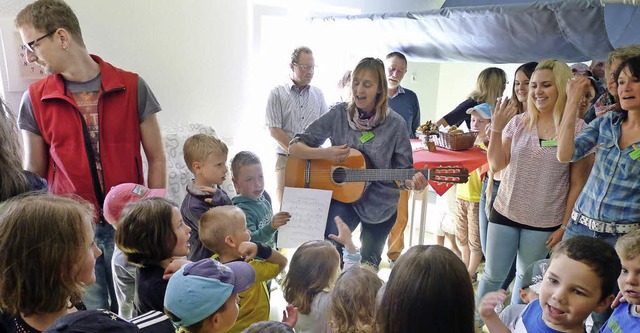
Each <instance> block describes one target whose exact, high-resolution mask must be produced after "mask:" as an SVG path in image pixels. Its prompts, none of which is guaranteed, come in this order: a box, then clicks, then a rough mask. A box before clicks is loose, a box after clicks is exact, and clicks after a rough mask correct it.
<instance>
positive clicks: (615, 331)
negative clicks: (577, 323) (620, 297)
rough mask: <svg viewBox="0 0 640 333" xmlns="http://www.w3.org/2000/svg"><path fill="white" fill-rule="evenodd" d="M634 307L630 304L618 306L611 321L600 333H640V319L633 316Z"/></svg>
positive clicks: (610, 318) (608, 321)
mask: <svg viewBox="0 0 640 333" xmlns="http://www.w3.org/2000/svg"><path fill="white" fill-rule="evenodd" d="M634 306H635V305H633V304H628V303H622V304H620V305H618V307H616V308H615V310H613V313H612V314H611V317H609V320H607V322H606V323H605V324H604V325H603V326H602V327H601V328H600V333H629V332H640V317H636V316H634V315H633V314H632V311H633V307H634Z"/></svg>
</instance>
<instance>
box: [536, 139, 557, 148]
mask: <svg viewBox="0 0 640 333" xmlns="http://www.w3.org/2000/svg"><path fill="white" fill-rule="evenodd" d="M540 145H541V146H542V147H557V146H558V140H542V143H541V144H540Z"/></svg>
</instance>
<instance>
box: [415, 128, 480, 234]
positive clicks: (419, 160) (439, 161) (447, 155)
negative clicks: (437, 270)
mask: <svg viewBox="0 0 640 333" xmlns="http://www.w3.org/2000/svg"><path fill="white" fill-rule="evenodd" d="M411 146H412V147H413V167H414V168H416V169H423V168H425V167H426V168H427V169H431V168H435V167H440V166H457V167H464V168H467V169H468V170H469V172H472V171H474V170H475V169H477V168H479V167H481V166H482V165H484V164H485V163H487V154H486V152H485V151H483V150H482V149H480V148H478V147H473V148H471V149H466V150H458V151H454V150H449V149H446V148H441V147H438V148H437V149H436V151H434V152H431V151H428V150H427V149H424V148H421V145H420V140H415V139H414V140H411ZM429 185H430V186H431V188H433V190H434V191H435V192H436V193H437V194H438V195H443V194H444V193H445V192H447V190H449V189H450V188H451V187H452V186H453V184H438V183H437V182H435V181H431V180H430V181H429ZM422 193H423V194H422V195H423V198H422V200H421V201H422V209H421V211H420V226H419V229H418V230H419V232H420V234H419V235H418V244H420V245H422V244H424V230H425V226H426V222H427V221H426V220H427V203H428V198H429V191H428V190H424V191H423V192H422ZM411 197H412V200H411V223H410V227H411V231H410V235H411V236H410V239H411V240H413V223H414V221H413V220H414V213H415V202H416V194H415V193H412V194H411Z"/></svg>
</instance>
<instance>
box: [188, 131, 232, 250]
mask: <svg viewBox="0 0 640 333" xmlns="http://www.w3.org/2000/svg"><path fill="white" fill-rule="evenodd" d="M182 150H183V152H184V162H185V163H186V165H187V167H188V168H189V171H191V172H192V173H193V179H192V180H191V181H190V182H189V183H188V184H187V195H185V197H184V200H182V206H181V207H180V213H181V214H182V218H184V222H185V223H186V224H187V225H188V226H189V228H191V236H190V237H189V244H191V251H190V253H189V260H192V261H198V260H200V259H204V258H210V257H211V256H212V255H213V252H211V251H210V250H208V249H207V248H205V247H204V246H203V245H202V243H201V242H200V238H199V237H198V234H199V227H198V220H200V217H201V216H202V214H204V212H206V211H208V210H209V209H211V208H213V207H218V206H225V205H233V203H232V202H231V199H230V198H229V195H227V192H225V191H224V190H223V189H222V188H221V185H222V183H223V182H224V180H225V178H226V176H227V172H228V171H229V169H228V168H227V154H228V153H229V148H227V145H226V144H225V143H224V142H222V140H220V139H218V138H216V137H215V136H213V135H208V134H195V135H193V136H191V137H189V138H188V139H187V140H186V141H185V142H184V146H183V147H182Z"/></svg>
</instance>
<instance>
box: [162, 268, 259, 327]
mask: <svg viewBox="0 0 640 333" xmlns="http://www.w3.org/2000/svg"><path fill="white" fill-rule="evenodd" d="M255 280H256V272H255V271H254V270H253V267H251V265H249V264H247V263H246V262H243V261H232V262H230V263H226V264H224V265H223V264H220V263H219V262H217V261H216V260H214V259H209V258H206V259H202V260H200V261H196V262H194V263H190V264H187V265H184V266H183V267H182V268H180V269H179V270H178V271H177V272H175V274H173V275H172V276H171V278H170V279H169V283H168V284H167V291H166V293H165V296H164V308H165V312H166V313H167V316H169V318H171V320H172V321H173V322H174V323H176V324H177V325H180V326H182V327H183V328H184V329H186V330H187V332H190V333H205V332H225V331H226V330H227V329H229V328H231V326H233V324H234V323H235V321H236V318H237V317H238V293H240V292H243V291H245V290H247V289H249V287H251V285H253V282H254V281H255Z"/></svg>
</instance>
